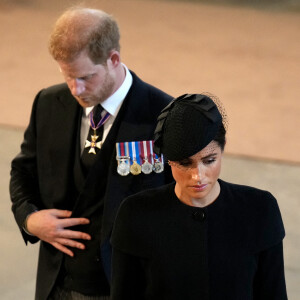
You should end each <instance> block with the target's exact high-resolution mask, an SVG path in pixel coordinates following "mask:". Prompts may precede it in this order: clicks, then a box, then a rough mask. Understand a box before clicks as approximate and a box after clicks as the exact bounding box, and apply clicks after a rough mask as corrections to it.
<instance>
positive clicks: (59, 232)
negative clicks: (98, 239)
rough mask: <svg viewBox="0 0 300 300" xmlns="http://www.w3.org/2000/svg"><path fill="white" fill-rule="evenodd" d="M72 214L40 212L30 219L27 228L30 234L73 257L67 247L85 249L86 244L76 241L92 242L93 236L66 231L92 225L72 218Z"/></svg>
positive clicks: (87, 221) (47, 210)
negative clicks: (78, 226) (73, 227)
mask: <svg viewBox="0 0 300 300" xmlns="http://www.w3.org/2000/svg"><path fill="white" fill-rule="evenodd" d="M71 214H72V212H71V211H69V210H59V209H44V210H40V211H37V212H34V213H32V214H31V215H30V216H29V217H28V219H27V224H26V227H27V230H28V232H29V233H31V234H33V235H35V236H36V237H38V238H39V239H40V240H42V241H45V242H48V243H49V244H51V245H52V246H53V247H55V248H56V249H58V250H60V251H61V252H63V253H65V254H67V255H70V256H72V257H73V256H74V253H73V252H72V251H71V250H70V249H69V248H67V247H66V246H68V247H73V248H78V249H84V248H85V246H84V244H83V243H80V242H78V241H75V240H74V239H76V240H77V239H82V240H90V239H91V236H90V235H89V234H87V233H84V232H80V231H73V230H70V229H65V228H67V227H72V226H76V225H85V224H89V223H90V221H89V219H86V218H70V216H71Z"/></svg>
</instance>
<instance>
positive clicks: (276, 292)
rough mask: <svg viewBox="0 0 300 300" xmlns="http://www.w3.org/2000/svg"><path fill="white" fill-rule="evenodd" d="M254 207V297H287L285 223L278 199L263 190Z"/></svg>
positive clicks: (256, 299)
mask: <svg viewBox="0 0 300 300" xmlns="http://www.w3.org/2000/svg"><path fill="white" fill-rule="evenodd" d="M259 207H260V209H257V210H256V214H257V215H256V217H257V218H256V222H255V224H256V230H255V231H254V233H255V234H254V236H253V241H255V243H254V245H255V249H256V251H255V252H256V254H255V256H256V261H257V271H256V274H255V278H254V284H253V294H254V298H253V299H254V300H268V299H269V300H285V299H287V292H286V285H285V275H284V258H283V238H284V236H285V230H284V225H283V221H282V217H281V213H280V210H279V207H278V203H277V201H276V199H275V198H274V196H273V195H272V194H271V193H269V192H266V193H263V194H262V198H261V201H260V204H259Z"/></svg>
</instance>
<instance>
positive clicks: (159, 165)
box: [153, 159, 164, 173]
mask: <svg viewBox="0 0 300 300" xmlns="http://www.w3.org/2000/svg"><path fill="white" fill-rule="evenodd" d="M163 170H164V164H163V163H162V162H161V161H159V160H158V159H156V160H155V163H154V165H153V171H154V172H155V173H161V172H163Z"/></svg>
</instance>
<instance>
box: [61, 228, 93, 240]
mask: <svg viewBox="0 0 300 300" xmlns="http://www.w3.org/2000/svg"><path fill="white" fill-rule="evenodd" d="M57 237H59V238H64V239H77V240H90V239H91V236H90V235H89V234H87V233H85V232H81V231H73V230H68V229H64V230H60V231H58V232H57Z"/></svg>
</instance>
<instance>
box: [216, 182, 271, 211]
mask: <svg viewBox="0 0 300 300" xmlns="http://www.w3.org/2000/svg"><path fill="white" fill-rule="evenodd" d="M219 183H220V186H221V191H222V194H223V195H224V196H225V197H227V198H232V200H233V201H234V200H236V201H238V202H240V203H243V202H246V203H249V205H259V206H260V205H272V203H273V204H274V203H277V201H276V199H275V197H274V196H273V195H272V194H271V193H270V192H269V191H267V190H263V189H259V188H256V187H252V186H248V185H242V184H235V183H229V182H226V181H224V180H219Z"/></svg>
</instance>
